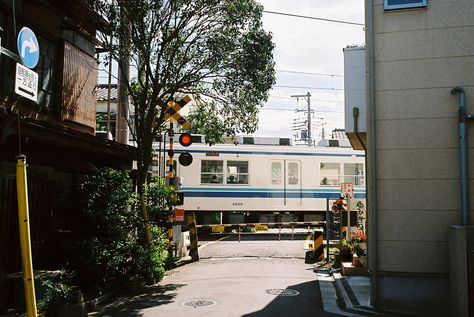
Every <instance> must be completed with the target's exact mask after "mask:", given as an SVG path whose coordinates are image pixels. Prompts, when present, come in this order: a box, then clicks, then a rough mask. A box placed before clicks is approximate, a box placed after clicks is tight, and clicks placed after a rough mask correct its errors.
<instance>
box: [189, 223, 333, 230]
mask: <svg viewBox="0 0 474 317" xmlns="http://www.w3.org/2000/svg"><path fill="white" fill-rule="evenodd" d="M258 226H266V227H267V228H305V227H324V226H326V221H307V222H268V223H262V222H259V223H228V224H208V225H196V228H213V227H224V228H229V227H231V228H232V229H238V228H241V227H258Z"/></svg>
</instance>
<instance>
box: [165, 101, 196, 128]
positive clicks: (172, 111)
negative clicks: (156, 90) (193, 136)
mask: <svg viewBox="0 0 474 317" xmlns="http://www.w3.org/2000/svg"><path fill="white" fill-rule="evenodd" d="M190 101H191V98H190V97H189V96H188V95H186V96H184V97H183V98H182V99H180V100H178V101H176V102H175V101H170V102H168V107H167V108H166V110H165V116H164V119H165V121H168V120H170V119H173V120H174V121H176V122H178V123H179V124H180V125H181V126H182V127H183V129H185V130H188V129H189V128H190V127H191V123H189V121H188V120H186V119H185V118H183V117H182V116H181V115H180V114H179V113H178V111H179V110H181V108H183V107H184V106H185V105H186V104H188V103H189V102H190Z"/></svg>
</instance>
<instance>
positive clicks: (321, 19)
mask: <svg viewBox="0 0 474 317" xmlns="http://www.w3.org/2000/svg"><path fill="white" fill-rule="evenodd" d="M263 13H269V14H277V15H284V16H289V17H294V18H302V19H310V20H318V21H325V22H333V23H342V24H350V25H357V26H365V24H364V23H357V22H352V21H343V20H335V19H326V18H319V17H313V16H309V15H301V14H293V13H286V12H277V11H268V10H263Z"/></svg>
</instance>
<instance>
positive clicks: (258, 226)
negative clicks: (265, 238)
mask: <svg viewBox="0 0 474 317" xmlns="http://www.w3.org/2000/svg"><path fill="white" fill-rule="evenodd" d="M313 227H321V228H325V227H326V221H310V222H269V223H236V224H207V225H196V228H198V229H208V230H210V232H211V233H224V232H229V233H230V232H232V231H233V230H235V232H236V233H237V235H238V237H239V242H240V235H241V233H242V232H244V230H249V229H250V230H251V231H253V230H252V229H254V230H255V231H267V230H268V229H269V228H278V240H281V229H282V228H291V240H293V238H294V229H295V228H313ZM244 228H245V229H244ZM321 237H322V233H321Z"/></svg>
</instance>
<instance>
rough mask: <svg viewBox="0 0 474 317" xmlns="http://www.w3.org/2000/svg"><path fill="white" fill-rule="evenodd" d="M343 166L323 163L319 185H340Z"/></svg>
mask: <svg viewBox="0 0 474 317" xmlns="http://www.w3.org/2000/svg"><path fill="white" fill-rule="evenodd" d="M340 169H341V166H340V164H339V163H321V166H320V170H319V179H320V181H319V183H320V184H321V185H328V186H337V185H340V184H341V183H340V175H341V171H340Z"/></svg>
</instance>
